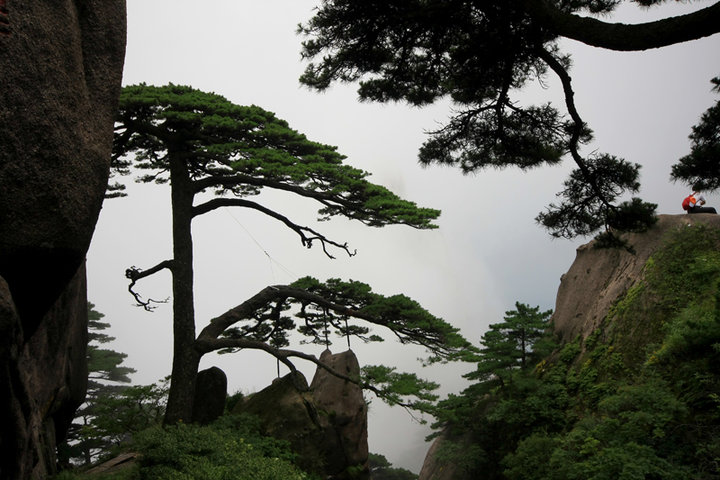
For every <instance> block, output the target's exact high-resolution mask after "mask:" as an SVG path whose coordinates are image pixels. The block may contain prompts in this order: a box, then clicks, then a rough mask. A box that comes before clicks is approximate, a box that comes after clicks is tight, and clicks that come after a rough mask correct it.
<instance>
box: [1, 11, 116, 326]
mask: <svg viewBox="0 0 720 480" xmlns="http://www.w3.org/2000/svg"><path fill="white" fill-rule="evenodd" d="M6 7H7V15H6V18H7V20H8V27H9V31H8V32H7V33H5V34H4V35H0V50H2V55H0V79H1V80H2V88H0V105H2V108H0V187H1V188H0V276H2V277H3V278H5V280H6V282H7V283H8V285H9V286H10V291H11V292H12V294H13V298H14V300H15V304H16V307H17V310H18V313H19V314H20V317H21V318H22V319H23V322H24V332H25V335H26V336H27V335H29V334H31V333H32V329H34V328H35V326H37V324H38V323H39V321H40V319H41V318H42V316H43V314H44V313H45V311H47V309H48V308H50V306H51V305H52V304H53V303H54V301H55V299H56V298H57V297H58V296H59V295H60V292H61V291H62V290H63V288H64V286H65V285H66V283H67V282H68V281H69V280H70V278H71V277H72V276H73V275H74V274H75V272H76V271H77V269H78V267H79V266H80V264H81V263H82V261H83V259H84V258H85V252H86V251H87V249H88V246H89V244H90V238H91V236H92V233H93V230H94V228H95V223H96V221H97V217H98V214H99V212H100V206H101V204H102V199H103V195H104V192H105V188H106V186H107V179H108V172H109V162H110V149H111V145H112V135H113V118H114V115H115V110H116V107H117V98H118V95H119V88H120V80H121V76H122V64H123V60H124V49H125V5H124V2H123V1H113V2H107V1H101V0H82V1H80V0H58V1H54V2H46V1H40V0H16V1H9V2H7V3H6Z"/></svg>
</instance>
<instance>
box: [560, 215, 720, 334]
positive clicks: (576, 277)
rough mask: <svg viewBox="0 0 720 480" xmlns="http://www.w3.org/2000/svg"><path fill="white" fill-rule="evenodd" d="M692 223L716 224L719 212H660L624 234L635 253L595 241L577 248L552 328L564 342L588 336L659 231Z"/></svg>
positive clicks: (632, 278) (639, 267)
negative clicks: (646, 226)
mask: <svg viewBox="0 0 720 480" xmlns="http://www.w3.org/2000/svg"><path fill="white" fill-rule="evenodd" d="M696 223H707V224H711V225H713V226H718V227H720V215H712V214H692V215H689V214H682V215H660V216H659V218H658V222H657V223H656V224H655V225H654V226H653V227H652V228H651V229H650V230H649V231H647V232H644V233H635V234H629V235H626V236H624V237H623V238H625V239H627V241H628V243H629V244H630V245H631V246H632V248H633V249H634V253H629V252H628V251H626V250H622V249H607V248H601V249H600V248H594V247H595V242H594V241H591V242H590V243H587V244H585V245H582V246H581V247H579V248H578V249H577V255H576V257H575V261H574V262H573V264H572V266H571V267H570V269H569V270H568V272H567V273H566V274H565V275H563V276H562V279H561V281H560V287H559V289H558V293H557V298H556V302H555V313H554V314H553V323H554V326H555V331H556V332H558V333H559V334H560V336H561V338H562V339H563V340H564V341H572V340H573V339H574V338H575V337H576V336H578V335H581V336H583V337H587V336H588V335H589V334H590V333H591V332H592V331H594V330H595V329H596V328H597V327H598V326H599V325H600V323H601V322H602V320H603V319H604V318H605V316H606V315H607V313H608V311H609V310H610V307H611V306H612V305H613V304H614V303H615V302H616V301H617V300H618V299H619V298H621V297H622V296H624V295H625V292H627V290H628V289H629V288H630V287H631V286H633V285H634V284H635V283H636V282H637V281H638V280H639V279H640V278H641V275H642V271H643V268H644V267H645V263H646V262H647V260H648V258H649V257H650V255H651V254H652V253H653V252H654V251H656V250H657V248H658V246H659V245H660V242H661V241H662V239H663V236H664V234H665V233H667V232H668V231H670V230H671V229H674V228H687V227H688V226H692V225H694V224H696Z"/></svg>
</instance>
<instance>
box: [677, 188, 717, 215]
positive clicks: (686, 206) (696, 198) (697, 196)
mask: <svg viewBox="0 0 720 480" xmlns="http://www.w3.org/2000/svg"><path fill="white" fill-rule="evenodd" d="M702 205H705V197H703V196H702V194H701V193H700V192H692V193H691V194H690V195H688V196H687V197H685V200H683V203H682V207H683V210H686V211H687V212H688V213H717V211H716V210H715V208H714V207H703V206H702Z"/></svg>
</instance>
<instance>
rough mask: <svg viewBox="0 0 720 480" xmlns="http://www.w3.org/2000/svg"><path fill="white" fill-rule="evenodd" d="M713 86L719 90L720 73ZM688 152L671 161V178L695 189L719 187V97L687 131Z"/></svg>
mask: <svg viewBox="0 0 720 480" xmlns="http://www.w3.org/2000/svg"><path fill="white" fill-rule="evenodd" d="M712 83H713V85H714V87H713V90H715V91H716V92H717V93H720V77H715V78H713V79H712ZM690 141H691V142H692V143H691V146H690V153H689V154H688V155H686V156H684V157H682V158H681V159H680V160H679V161H678V163H677V164H675V165H673V168H672V178H673V179H674V180H680V181H683V182H685V183H687V184H688V185H690V186H691V187H692V188H694V189H696V190H717V189H718V188H720V161H718V159H720V101H718V102H716V103H715V105H713V106H712V107H710V108H709V109H708V110H707V111H706V112H705V113H703V115H702V117H701V118H700V122H698V124H697V125H695V126H694V127H693V129H692V133H691V134H690Z"/></svg>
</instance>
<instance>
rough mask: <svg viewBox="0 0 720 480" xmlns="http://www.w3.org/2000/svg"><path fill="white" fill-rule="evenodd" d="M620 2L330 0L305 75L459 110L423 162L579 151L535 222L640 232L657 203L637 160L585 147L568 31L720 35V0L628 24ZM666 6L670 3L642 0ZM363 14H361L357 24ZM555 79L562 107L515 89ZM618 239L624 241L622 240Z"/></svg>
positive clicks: (634, 47)
mask: <svg viewBox="0 0 720 480" xmlns="http://www.w3.org/2000/svg"><path fill="white" fill-rule="evenodd" d="M625 3H626V2H620V1H617V0H577V1H551V0H518V1H508V0H470V1H465V0H463V1H459V0H450V1H443V2H436V1H421V0H390V1H383V2H377V1H367V2H353V1H348V0H327V1H324V2H323V3H322V5H321V6H320V7H319V8H318V10H317V11H316V12H315V15H314V17H313V18H311V19H310V20H309V21H308V22H306V24H304V25H302V26H301V27H300V32H301V33H303V34H305V35H306V37H307V39H306V40H305V41H304V42H303V56H304V58H306V59H307V60H309V61H311V63H309V64H308V66H307V68H306V70H305V73H304V74H303V75H302V76H301V78H300V81H301V82H302V83H303V84H305V85H307V86H309V87H311V88H315V89H317V90H319V91H323V90H325V89H327V88H328V87H329V86H330V85H331V84H332V83H333V82H358V84H359V87H358V94H359V97H360V98H361V99H362V100H372V101H379V102H393V101H405V102H407V103H409V104H411V105H415V106H423V105H428V104H430V103H432V102H434V101H435V100H437V99H440V98H449V99H451V100H452V102H453V104H454V105H453V107H454V108H453V109H454V113H453V116H452V117H451V119H450V121H449V122H448V123H447V124H446V125H444V126H443V127H442V128H440V129H438V130H437V131H435V132H431V136H430V139H429V140H428V141H427V142H426V143H425V144H424V145H423V146H422V148H421V149H420V155H419V157H420V162H421V163H423V164H431V163H438V164H447V165H452V166H456V167H458V168H460V169H461V170H462V171H463V172H477V171H481V170H483V169H488V168H505V167H513V166H514V167H518V168H521V169H523V170H527V169H531V168H535V167H539V166H543V165H553V164H557V163H558V162H560V161H561V160H562V159H563V158H564V157H566V156H567V157H570V158H571V159H572V161H573V162H574V164H575V165H576V168H575V169H574V170H573V171H572V173H571V176H570V178H569V179H568V181H567V182H566V184H565V188H564V189H563V191H562V192H560V193H559V195H558V197H559V198H560V201H559V202H558V203H557V204H551V205H550V206H549V207H548V208H547V209H546V211H544V212H542V213H540V214H539V215H538V217H537V220H538V222H539V223H540V224H542V225H543V226H544V227H545V228H547V229H548V230H549V232H550V234H551V235H553V236H555V237H566V238H571V237H575V236H585V235H589V234H594V233H596V232H598V231H600V232H604V233H605V238H604V239H605V240H612V239H613V238H614V232H616V231H643V230H645V229H647V228H648V227H649V226H651V225H652V224H653V223H654V222H655V221H656V217H655V208H656V205H655V204H651V203H647V202H644V201H642V200H641V199H640V198H632V199H631V200H627V201H624V200H623V201H621V200H620V199H621V198H622V197H623V196H624V195H626V194H630V195H635V194H637V192H638V191H639V188H640V183H639V168H640V165H638V164H635V163H631V162H628V161H626V160H624V159H621V158H617V157H615V156H613V155H610V154H607V153H601V152H598V153H595V152H591V153H588V154H585V153H584V152H583V151H582V147H583V145H584V144H587V143H588V142H589V141H590V140H592V130H591V129H590V126H589V125H588V124H587V123H586V122H585V121H584V120H583V117H582V112H580V111H579V110H578V108H577V105H576V103H575V93H574V91H573V82H572V78H571V76H570V73H569V72H570V67H571V59H570V57H569V55H567V54H565V53H563V51H562V47H563V45H562V40H563V39H566V38H569V39H573V40H577V41H580V42H584V43H587V44H588V45H592V46H595V47H599V48H604V49H609V50H618V51H642V50H646V49H650V48H662V47H666V46H669V45H674V44H677V43H680V42H686V41H692V40H695V39H699V38H703V37H705V36H709V35H714V34H717V33H718V32H720V2H718V1H714V2H711V5H709V6H707V7H705V8H702V9H700V10H698V11H696V12H693V13H691V14H687V15H679V16H677V17H674V16H668V17H666V18H662V19H660V20H658V21H649V22H647V23H640V24H633V25H626V24H622V23H617V22H614V21H613V20H612V19H609V18H607V17H609V16H610V15H612V13H613V12H614V11H615V9H616V8H617V7H618V6H620V5H622V4H625ZM634 3H637V4H640V5H643V6H647V7H650V6H654V7H658V8H661V5H662V4H663V3H665V0H635V1H634ZM358 19H362V21H358ZM549 77H554V79H555V80H557V81H559V82H560V84H561V85H562V89H563V93H564V104H565V105H564V110H565V112H564V113H563V112H562V111H561V110H559V109H558V108H556V107H555V106H554V105H552V104H550V103H548V104H544V105H530V106H524V105H523V104H522V103H521V102H520V101H518V98H517V97H518V93H519V92H520V91H521V90H522V89H523V88H524V87H526V86H528V85H530V84H531V83H532V82H535V81H539V82H540V84H542V85H545V84H546V81H549ZM615 240H616V239H615Z"/></svg>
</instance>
